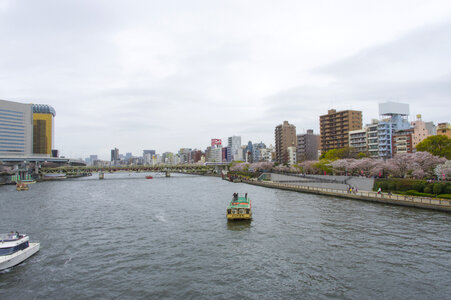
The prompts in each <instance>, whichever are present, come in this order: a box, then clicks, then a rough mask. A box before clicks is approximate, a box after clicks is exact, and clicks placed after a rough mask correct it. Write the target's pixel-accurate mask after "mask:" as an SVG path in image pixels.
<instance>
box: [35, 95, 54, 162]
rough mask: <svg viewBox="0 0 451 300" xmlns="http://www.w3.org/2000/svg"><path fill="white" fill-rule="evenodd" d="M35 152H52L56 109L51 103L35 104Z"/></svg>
mask: <svg viewBox="0 0 451 300" xmlns="http://www.w3.org/2000/svg"><path fill="white" fill-rule="evenodd" d="M32 107H33V153H36V154H46V155H51V154H52V148H53V144H54V139H53V136H54V135H53V132H54V122H53V118H54V117H55V115H56V113H55V109H54V108H53V107H51V106H50V105H44V104H33V106H32Z"/></svg>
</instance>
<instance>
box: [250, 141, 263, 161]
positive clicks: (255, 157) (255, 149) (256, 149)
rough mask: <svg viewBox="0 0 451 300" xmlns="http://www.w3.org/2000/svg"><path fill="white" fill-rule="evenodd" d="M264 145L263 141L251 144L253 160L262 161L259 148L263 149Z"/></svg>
mask: <svg viewBox="0 0 451 300" xmlns="http://www.w3.org/2000/svg"><path fill="white" fill-rule="evenodd" d="M265 148H266V145H265V144H264V143H263V142H260V143H256V144H253V145H252V159H253V161H254V162H258V161H262V160H263V159H262V155H261V150H262V149H265Z"/></svg>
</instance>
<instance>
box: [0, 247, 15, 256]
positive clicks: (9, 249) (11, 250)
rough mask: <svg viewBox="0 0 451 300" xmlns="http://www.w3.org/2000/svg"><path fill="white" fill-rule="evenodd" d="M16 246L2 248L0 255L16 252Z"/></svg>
mask: <svg viewBox="0 0 451 300" xmlns="http://www.w3.org/2000/svg"><path fill="white" fill-rule="evenodd" d="M14 248H15V247H10V248H0V256H2V255H10V254H13V253H14Z"/></svg>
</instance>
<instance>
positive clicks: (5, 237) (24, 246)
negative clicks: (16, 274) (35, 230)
mask: <svg viewBox="0 0 451 300" xmlns="http://www.w3.org/2000/svg"><path fill="white" fill-rule="evenodd" d="M39 245H40V244H39V243H30V242H29V237H28V235H26V234H19V233H18V232H16V233H14V232H11V233H6V234H5V233H3V234H0V270H4V269H8V268H11V267H13V266H15V265H18V264H20V263H21V262H23V261H24V260H26V259H27V258H29V257H30V256H32V255H33V254H35V253H36V252H38V251H39Z"/></svg>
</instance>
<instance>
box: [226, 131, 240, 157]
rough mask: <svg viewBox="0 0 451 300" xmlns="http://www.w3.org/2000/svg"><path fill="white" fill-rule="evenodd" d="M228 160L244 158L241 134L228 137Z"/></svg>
mask: <svg viewBox="0 0 451 300" xmlns="http://www.w3.org/2000/svg"><path fill="white" fill-rule="evenodd" d="M227 142H228V143H227V161H229V162H231V161H237V160H243V151H242V149H241V136H231V137H229V138H228V139H227Z"/></svg>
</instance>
